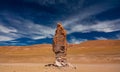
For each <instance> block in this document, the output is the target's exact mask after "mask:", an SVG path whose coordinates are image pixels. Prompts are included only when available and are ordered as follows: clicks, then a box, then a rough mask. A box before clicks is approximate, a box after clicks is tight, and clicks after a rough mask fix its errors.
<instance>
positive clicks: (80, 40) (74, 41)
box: [68, 37, 87, 44]
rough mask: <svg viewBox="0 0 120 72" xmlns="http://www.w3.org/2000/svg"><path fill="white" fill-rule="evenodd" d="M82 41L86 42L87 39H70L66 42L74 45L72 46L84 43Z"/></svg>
mask: <svg viewBox="0 0 120 72" xmlns="http://www.w3.org/2000/svg"><path fill="white" fill-rule="evenodd" d="M84 41H87V39H81V38H75V37H71V39H70V40H69V41H68V42H69V43H74V44H80V43H81V42H84Z"/></svg>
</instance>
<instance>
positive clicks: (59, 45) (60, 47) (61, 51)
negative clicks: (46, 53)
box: [53, 23, 68, 67]
mask: <svg viewBox="0 0 120 72" xmlns="http://www.w3.org/2000/svg"><path fill="white" fill-rule="evenodd" d="M53 52H54V53H55V56H56V58H55V59H56V60H55V64H54V65H56V66H62V67H64V66H67V65H68V64H67V58H66V55H67V40H66V30H65V29H64V28H63V26H62V24H60V23H58V25H57V29H56V32H55V35H54V38H53Z"/></svg>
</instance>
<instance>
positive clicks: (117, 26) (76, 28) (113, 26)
mask: <svg viewBox="0 0 120 72" xmlns="http://www.w3.org/2000/svg"><path fill="white" fill-rule="evenodd" d="M65 27H66V26H65ZM119 30H120V19H117V20H111V21H103V22H99V21H98V22H97V23H96V24H91V25H84V24H77V25H74V24H73V25H72V26H70V27H69V31H68V34H70V33H73V32H82V33H86V32H91V31H98V32H114V31H119Z"/></svg>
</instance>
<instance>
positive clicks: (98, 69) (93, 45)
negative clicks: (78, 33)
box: [0, 40, 120, 72]
mask: <svg viewBox="0 0 120 72" xmlns="http://www.w3.org/2000/svg"><path fill="white" fill-rule="evenodd" d="M67 50H68V51H67V58H68V62H69V63H71V64H72V65H73V66H74V67H76V68H73V67H45V65H46V64H50V63H53V62H54V60H55V58H54V57H55V56H54V53H53V52H52V45H51V44H41V45H32V46H1V47H0V72H120V40H114V41H113V40H99V41H88V42H84V43H81V44H69V45H68V49H67Z"/></svg>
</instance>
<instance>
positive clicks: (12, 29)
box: [0, 25, 17, 33]
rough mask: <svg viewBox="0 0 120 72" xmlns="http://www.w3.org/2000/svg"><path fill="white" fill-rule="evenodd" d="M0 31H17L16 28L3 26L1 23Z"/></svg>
mask: <svg viewBox="0 0 120 72" xmlns="http://www.w3.org/2000/svg"><path fill="white" fill-rule="evenodd" d="M0 32H3V33H10V32H17V30H16V29H14V28H12V27H11V28H8V27H5V26H3V25H0Z"/></svg>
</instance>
